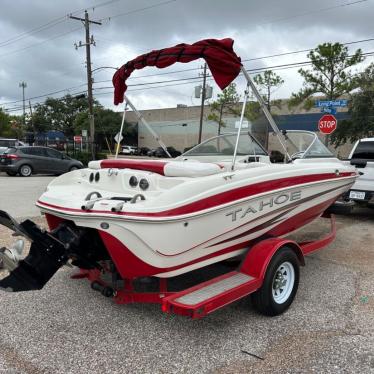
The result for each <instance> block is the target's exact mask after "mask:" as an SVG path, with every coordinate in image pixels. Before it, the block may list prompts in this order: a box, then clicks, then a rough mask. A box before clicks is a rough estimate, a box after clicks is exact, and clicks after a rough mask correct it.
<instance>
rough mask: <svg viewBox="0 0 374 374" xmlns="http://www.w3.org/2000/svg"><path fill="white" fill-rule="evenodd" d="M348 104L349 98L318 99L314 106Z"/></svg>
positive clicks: (340, 105) (342, 105)
mask: <svg viewBox="0 0 374 374" xmlns="http://www.w3.org/2000/svg"><path fill="white" fill-rule="evenodd" d="M347 105H348V100H345V99H342V100H316V101H315V103H314V106H315V107H317V108H322V107H332V106H336V107H344V106H347Z"/></svg>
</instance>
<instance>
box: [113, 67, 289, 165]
mask: <svg viewBox="0 0 374 374" xmlns="http://www.w3.org/2000/svg"><path fill="white" fill-rule="evenodd" d="M241 71H242V73H243V75H244V77H245V79H246V80H247V87H246V89H245V93H244V100H243V106H242V109H241V113H240V121H239V128H238V132H237V134H238V135H237V138H236V143H235V150H234V155H233V158H232V165H231V170H234V169H235V160H236V154H237V151H238V145H239V138H240V133H241V129H242V125H243V120H244V114H245V108H246V106H247V102H248V98H249V89H251V90H252V92H253V94H254V95H255V97H256V99H257V100H258V102H259V104H260V107H261V109H262V111H263V112H264V114H265V117H266V119H267V120H268V121H269V123H270V126H271V128H272V129H273V131H274V133H275V135H276V136H277V138H278V140H279V143H280V144H281V146H282V148H283V150H284V153H285V155H286V156H287V158H288V159H289V160H290V161H292V159H291V156H290V155H289V154H288V152H287V148H286V145H285V144H284V142H283V140H282V133H281V132H280V130H279V128H278V126H277V124H276V123H275V121H274V118H273V116H272V115H271V113H270V112H269V110H268V108H267V106H266V104H265V101H264V99H263V98H262V96H261V95H260V93H259V92H258V90H257V88H256V86H255V84H254V82H253V80H252V78H251V77H250V76H249V74H248V72H247V71H246V70H245V68H244V67H243V66H242V67H241ZM124 101H125V109H124V111H123V116H122V123H121V129H120V134H121V135H122V130H123V125H124V122H125V117H126V107H127V105H128V106H129V107H130V108H131V109H132V110H133V112H134V113H135V115H136V116H137V118H138V119H139V121H140V122H141V123H142V124H143V125H144V126H145V127H146V128H147V129H148V130H149V132H150V133H151V134H152V136H153V137H154V138H155V140H156V141H157V142H158V144H159V145H160V146H161V148H162V149H163V150H164V151H165V153H166V154H167V155H168V156H169V157H170V158H171V155H170V153H169V152H168V150H167V148H166V145H165V143H164V142H163V141H162V140H161V138H160V136H159V135H158V134H157V133H156V132H155V131H154V130H153V129H152V127H151V126H150V125H149V123H148V122H147V121H146V120H145V118H144V117H143V115H142V114H141V113H140V112H139V111H138V110H137V109H136V108H135V106H134V104H133V103H132V102H131V100H130V99H129V98H128V97H127V96H126V95H124ZM118 148H119V147H118ZM117 156H118V149H117V152H116V158H117Z"/></svg>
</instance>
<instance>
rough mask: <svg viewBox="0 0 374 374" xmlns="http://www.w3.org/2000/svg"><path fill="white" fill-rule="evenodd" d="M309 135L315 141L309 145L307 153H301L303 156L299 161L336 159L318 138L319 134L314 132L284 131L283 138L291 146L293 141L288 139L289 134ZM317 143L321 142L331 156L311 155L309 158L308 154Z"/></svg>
mask: <svg viewBox="0 0 374 374" xmlns="http://www.w3.org/2000/svg"><path fill="white" fill-rule="evenodd" d="M289 133H291V134H308V135H311V136H312V137H313V140H312V141H311V143H310V144H309V146H308V147H307V148H306V149H305V151H300V153H301V152H303V154H302V156H300V157H299V159H308V158H333V157H335V156H334V154H333V153H332V152H331V151H330V150H329V149H328V148H327V147H326V146H325V145H324V144H323V143H322V141H321V140H320V139H319V138H318V136H317V134H316V133H315V132H313V131H307V130H284V131H282V134H283V136H284V137H285V139H286V142H287V141H289V142H290V143H291V144H292V142H291V140H290V139H287V138H286V137H287V134H289ZM316 142H320V143H321V144H322V145H323V146H324V147H325V148H326V149H327V150H328V151H329V152H330V154H329V155H327V154H326V155H324V156H313V155H309V156H308V153H309V152H310V150H311V149H312V147H313V146H314V144H315V143H316Z"/></svg>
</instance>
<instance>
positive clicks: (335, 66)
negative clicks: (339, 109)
mask: <svg viewBox="0 0 374 374" xmlns="http://www.w3.org/2000/svg"><path fill="white" fill-rule="evenodd" d="M308 58H309V59H310V61H311V64H312V66H311V69H308V70H305V69H300V70H299V73H300V75H301V76H302V77H303V78H304V84H303V87H302V89H301V90H300V91H299V92H298V93H293V94H292V96H291V100H290V102H289V106H290V107H292V106H296V105H299V104H301V103H304V107H305V108H306V109H308V108H309V109H310V108H311V107H312V106H313V101H312V96H313V95H315V94H322V95H323V96H324V97H325V98H326V99H328V100H335V99H337V98H339V97H341V96H342V95H345V94H349V93H350V92H352V90H353V89H354V88H356V87H357V82H356V76H355V75H354V74H353V73H352V72H351V71H350V70H349V69H350V68H351V67H353V66H355V65H357V64H358V63H360V62H361V61H362V60H363V56H362V51H361V49H357V50H356V52H355V53H354V54H353V55H351V56H350V55H349V52H348V47H346V46H344V45H343V44H340V43H323V44H320V45H319V46H317V48H315V49H314V50H312V51H310V52H309V53H308ZM328 142H329V136H328V135H327V136H326V138H325V144H326V145H327V144H328Z"/></svg>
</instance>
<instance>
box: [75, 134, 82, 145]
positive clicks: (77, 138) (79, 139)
mask: <svg viewBox="0 0 374 374" xmlns="http://www.w3.org/2000/svg"><path fill="white" fill-rule="evenodd" d="M74 142H75V143H82V137H81V136H80V135H75V136H74Z"/></svg>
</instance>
